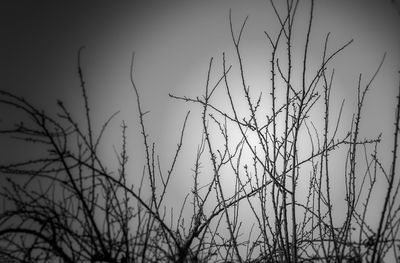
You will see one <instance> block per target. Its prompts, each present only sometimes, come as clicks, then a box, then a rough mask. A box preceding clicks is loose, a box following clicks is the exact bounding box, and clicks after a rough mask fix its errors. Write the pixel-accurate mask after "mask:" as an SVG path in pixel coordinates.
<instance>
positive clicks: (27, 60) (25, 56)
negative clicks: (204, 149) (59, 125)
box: [0, 0, 400, 200]
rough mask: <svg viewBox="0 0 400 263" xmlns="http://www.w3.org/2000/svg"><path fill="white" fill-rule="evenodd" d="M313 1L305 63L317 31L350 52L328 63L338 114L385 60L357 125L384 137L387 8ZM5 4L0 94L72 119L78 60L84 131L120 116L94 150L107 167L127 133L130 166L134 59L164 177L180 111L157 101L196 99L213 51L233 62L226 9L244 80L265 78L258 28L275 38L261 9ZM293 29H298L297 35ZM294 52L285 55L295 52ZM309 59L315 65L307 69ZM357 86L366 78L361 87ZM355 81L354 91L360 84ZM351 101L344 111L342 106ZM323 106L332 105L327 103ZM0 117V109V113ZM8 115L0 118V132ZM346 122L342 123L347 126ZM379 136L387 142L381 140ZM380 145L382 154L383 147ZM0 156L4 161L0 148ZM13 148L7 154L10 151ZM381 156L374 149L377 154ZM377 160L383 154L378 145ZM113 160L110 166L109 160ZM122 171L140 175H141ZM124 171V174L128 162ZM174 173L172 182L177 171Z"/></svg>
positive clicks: (135, 136)
mask: <svg viewBox="0 0 400 263" xmlns="http://www.w3.org/2000/svg"><path fill="white" fill-rule="evenodd" d="M304 2H306V4H304V3H303V4H302V5H301V6H300V9H299V13H298V17H297V18H298V19H299V27H300V25H303V23H304V22H305V21H306V16H305V14H306V13H305V12H304V11H305V10H306V9H307V6H308V1H304ZM315 2H316V10H315V17H314V19H315V20H314V25H313V31H312V41H313V44H312V49H311V51H310V52H311V58H312V59H311V61H313V59H318V58H319V57H320V54H321V51H322V50H321V48H322V45H323V41H324V38H325V35H326V33H327V32H331V44H330V47H331V50H334V49H336V48H338V47H339V46H340V45H341V44H343V43H345V42H346V41H348V40H350V39H354V43H353V44H352V45H351V46H350V47H349V48H348V49H346V50H345V51H344V53H342V54H341V55H339V56H338V57H337V59H336V61H335V63H334V64H333V65H332V66H335V68H336V79H335V81H334V83H335V86H334V90H333V95H334V100H335V101H336V102H339V101H341V99H343V98H346V100H347V102H346V106H345V110H346V111H347V112H348V113H350V112H351V110H352V109H353V108H352V107H353V106H352V105H354V102H355V100H354V99H355V94H356V84H357V79H358V74H359V73H362V74H363V76H365V77H366V78H368V77H369V76H371V74H372V73H373V72H374V70H375V69H376V67H377V66H378V64H379V61H380V59H381V58H382V56H383V54H384V52H387V59H386V61H385V64H384V66H383V68H382V71H381V73H380V74H379V76H378V77H377V79H376V82H375V85H374V87H373V89H372V90H371V92H370V93H369V97H368V100H367V102H368V103H369V105H371V107H368V108H366V111H365V115H364V116H366V117H365V118H364V119H363V121H364V122H363V125H364V126H363V127H364V128H365V136H373V135H377V134H378V133H379V132H384V135H386V136H390V135H391V134H392V126H393V125H392V123H393V117H394V103H395V96H396V95H397V87H398V86H397V85H398V76H397V71H398V70H399V69H400V48H399V47H400V34H399V25H400V23H399V21H400V16H399V15H398V14H397V13H396V11H395V9H394V8H393V6H392V5H391V4H390V1H389V0H368V1H364V0H352V1H349V0H342V1H328V0H321V1H315ZM115 3H116V2H111V1H108V2H105V1H103V2H99V1H89V2H88V1H85V2H78V1H68V2H54V1H40V2H33V1H25V2H22V1H18V2H17V1H7V2H2V6H1V8H0V20H1V23H0V28H1V32H2V36H1V38H2V40H1V43H0V57H1V60H0V67H1V73H0V81H1V89H5V90H9V91H13V92H15V93H16V94H19V95H23V96H24V97H25V98H26V99H29V100H31V101H32V102H33V103H34V104H35V105H38V106H39V107H42V108H45V109H47V110H48V111H50V112H51V111H52V110H54V107H55V104H56V99H63V100H64V101H65V104H66V105H67V106H69V107H70V108H71V109H72V111H73V112H74V113H75V114H76V115H77V116H78V115H79V114H82V113H83V108H80V105H82V104H81V102H82V101H81V99H80V97H79V96H80V88H79V80H78V75H77V51H78V49H79V47H80V46H82V45H84V46H86V49H85V50H84V51H83V53H82V66H83V71H84V74H85V79H86V81H87V88H88V94H89V97H90V99H91V108H92V112H93V114H94V120H95V124H96V125H97V126H96V128H97V129H99V128H100V121H104V120H105V119H106V118H107V117H108V116H109V115H110V114H112V113H113V112H115V111H117V110H121V114H120V115H119V116H118V118H117V119H116V121H115V122H114V123H113V125H114V128H112V129H111V132H110V133H108V134H106V137H105V138H106V140H108V141H106V143H105V146H104V149H103V150H104V152H105V155H106V159H107V162H108V161H110V160H115V159H114V152H113V151H109V150H108V149H111V148H112V145H116V146H118V144H119V137H118V136H119V128H118V127H119V124H120V121H121V120H126V121H127V124H128V126H129V129H130V130H129V132H130V134H129V136H130V137H129V139H130V143H131V144H130V147H131V155H132V158H131V160H132V161H133V162H137V163H136V164H140V165H142V164H141V161H142V160H141V158H142V156H141V151H142V148H140V147H142V145H141V138H140V134H139V129H138V128H139V126H138V119H137V112H136V102H135V97H134V94H133V93H132V90H131V87H130V84H129V64H130V59H131V54H132V52H133V51H134V52H135V53H136V60H135V66H136V67H135V77H136V82H137V84H138V88H139V90H140V93H141V97H142V103H143V106H144V108H145V110H151V112H150V114H148V115H146V117H147V118H148V119H146V120H147V121H148V122H147V124H148V128H149V131H150V133H151V137H150V138H151V139H152V140H154V141H156V142H157V145H158V148H159V153H160V155H161V157H162V164H163V165H164V167H165V169H167V166H168V163H169V162H170V161H171V158H172V154H173V150H174V149H175V148H176V143H177V140H178V137H179V128H180V127H181V124H182V121H183V118H184V116H185V112H186V111H187V110H188V109H189V108H190V107H189V106H190V105H187V104H183V103H180V102H176V101H173V100H171V99H170V98H168V93H173V94H176V95H187V96H199V95H201V94H202V93H203V89H204V84H205V79H206V73H207V65H208V61H209V59H210V57H215V67H216V71H217V72H220V70H221V54H222V52H224V51H225V52H226V53H227V55H228V57H229V58H228V60H229V61H230V62H232V63H233V62H234V61H235V58H234V56H233V45H232V42H231V39H230V32H229V20H228V14H229V8H232V14H233V22H234V26H236V28H237V27H238V26H239V25H240V23H241V21H242V20H243V19H244V18H245V17H246V16H247V15H249V22H248V24H247V27H246V31H245V35H244V40H243V42H244V44H243V50H244V51H243V54H244V56H245V57H246V60H245V62H246V67H247V70H248V74H249V77H250V79H251V81H250V83H251V84H252V85H254V86H259V87H262V86H263V85H267V83H268V79H269V76H268V75H265V72H266V70H267V69H268V68H266V66H268V64H267V61H268V59H269V50H268V43H267V42H266V39H265V36H264V33H263V31H264V30H266V31H268V32H272V33H274V32H276V30H277V21H276V19H275V17H274V15H273V11H272V9H271V7H270V5H269V3H268V1H225V0H219V1H155V0H154V1H143V2H139V1H130V2H128V1H125V2H122V3H121V2H119V4H115ZM300 32H303V31H301V29H300ZM295 48H296V47H295ZM315 61H317V60H315ZM364 81H366V79H364ZM364 83H365V82H364ZM352 103H353V104H352ZM333 107H336V110H337V105H336V104H333ZM0 110H2V109H1V108H0ZM197 113H198V111H196V110H193V113H192V115H191V118H190V120H189V130H188V131H189V132H188V133H187V137H186V138H187V141H185V143H186V145H187V148H188V149H189V150H187V152H186V153H187V155H185V159H184V160H182V162H181V163H182V167H180V168H179V169H180V170H179V171H182V173H180V174H181V176H186V177H184V178H176V179H175V180H176V181H174V182H175V183H176V185H178V186H179V187H177V191H176V192H175V193H174V194H176V197H175V198H174V200H181V198H182V196H184V194H185V193H186V190H187V189H184V188H182V187H180V184H182V185H183V184H184V183H185V182H189V181H190V179H191V176H190V170H189V169H190V166H191V165H192V164H193V162H194V157H195V149H196V148H195V147H196V145H197V143H199V141H200V138H201V131H199V130H198V129H197V130H196V127H198V126H196V125H197V124H198V123H199V120H200V119H199V118H200V116H199V115H196V114H197ZM15 118H17V116H14V115H13V113H10V112H7V113H6V112H3V113H1V111H0V119H2V122H0V124H2V123H3V124H4V123H8V121H9V120H11V119H14V120H15ZM350 120H351V115H350V114H348V115H344V117H343V121H344V123H345V127H349V124H350ZM388 138H390V137H388ZM0 143H1V144H3V146H5V147H4V148H3V146H0V149H1V150H0V151H2V153H1V156H3V155H4V156H5V159H7V158H9V159H13V158H15V157H16V156H20V153H21V151H26V149H24V150H22V149H21V148H18V147H15V145H14V144H13V143H12V142H10V141H4V140H0ZM390 143H391V139H389V141H384V142H383V146H384V147H385V146H390ZM4 149H7V152H6V150H4ZM11 149H13V150H11ZM384 149H385V148H384ZM385 150H387V152H390V150H391V149H389V148H386V149H385ZM112 162H113V161H110V163H112ZM140 165H139V167H136V166H135V167H133V170H134V171H135V172H139V174H140V172H141V170H142V166H140ZM132 166H134V165H132ZM178 174H179V173H178Z"/></svg>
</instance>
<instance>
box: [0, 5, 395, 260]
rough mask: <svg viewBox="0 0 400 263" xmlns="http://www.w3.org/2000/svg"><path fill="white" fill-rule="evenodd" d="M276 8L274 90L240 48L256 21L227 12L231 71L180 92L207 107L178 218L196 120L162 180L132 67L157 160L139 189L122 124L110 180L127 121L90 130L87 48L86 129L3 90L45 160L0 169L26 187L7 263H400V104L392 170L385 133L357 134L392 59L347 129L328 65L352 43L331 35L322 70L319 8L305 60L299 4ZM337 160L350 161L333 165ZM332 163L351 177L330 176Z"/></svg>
mask: <svg viewBox="0 0 400 263" xmlns="http://www.w3.org/2000/svg"><path fill="white" fill-rule="evenodd" d="M271 4H272V8H274V10H275V15H276V18H277V19H278V21H279V24H280V28H279V30H278V31H277V32H275V33H274V34H272V33H269V32H265V37H266V41H267V43H268V44H269V47H270V61H269V69H268V71H267V73H268V74H269V78H270V87H268V90H266V91H264V93H258V92H255V90H254V88H253V87H251V86H250V85H249V84H248V78H247V75H246V63H244V58H243V55H242V49H241V48H242V46H241V44H242V41H245V38H244V34H245V26H246V22H247V17H246V19H245V20H244V21H243V23H241V24H240V27H238V28H236V26H235V25H234V22H233V21H234V19H232V15H231V13H230V16H229V22H230V29H231V37H232V42H233V45H234V48H235V55H236V57H235V63H234V64H233V65H229V64H228V63H227V58H226V55H225V53H224V54H222V56H221V58H220V59H219V61H220V62H219V63H220V65H219V66H218V67H219V68H220V69H221V72H222V73H220V74H219V75H218V73H217V74H216V75H217V77H215V78H214V77H212V75H213V73H214V72H215V67H216V66H215V64H216V62H214V61H215V60H214V59H213V58H211V59H210V63H209V67H208V70H207V79H206V84H205V87H204V91H203V93H202V95H199V96H197V97H195V98H191V97H186V96H181V95H172V94H171V95H170V97H172V98H173V99H176V100H178V101H183V102H187V103H191V104H195V105H198V106H199V107H201V110H202V113H201V127H202V138H201V140H200V142H199V145H198V148H197V149H196V150H195V151H193V154H194V155H195V156H196V161H195V163H194V165H193V169H192V175H193V184H192V186H191V189H192V190H191V191H190V192H189V193H188V194H187V196H186V199H185V200H184V203H183V205H182V208H181V210H180V211H178V212H176V211H175V212H174V211H173V210H172V209H170V207H171V206H170V204H168V203H167V202H166V201H165V200H166V199H165V198H166V195H167V194H168V192H169V191H173V190H174V189H173V187H172V186H171V183H170V182H171V178H172V176H179V175H176V173H175V168H176V166H177V165H178V164H179V157H180V156H179V155H180V153H181V148H182V147H183V146H184V142H185V128H186V123H187V120H188V117H189V113H187V114H186V116H184V118H183V124H182V129H181V134H180V139H179V141H178V144H177V148H176V150H175V152H174V158H173V160H172V163H171V164H170V167H169V168H168V170H167V171H163V170H162V169H161V166H160V163H159V160H158V158H157V153H156V152H155V146H154V143H152V142H151V141H150V140H149V138H148V132H149V131H148V130H147V129H146V119H145V114H146V112H145V111H144V110H143V109H142V106H141V100H140V96H139V89H138V87H136V85H135V81H134V70H133V69H134V67H133V64H134V57H132V65H131V84H132V88H133V92H134V94H135V96H136V104H137V112H138V115H139V120H140V129H141V130H140V132H141V134H142V138H143V146H144V149H143V151H144V152H143V153H144V155H145V160H146V161H145V164H144V170H143V174H142V175H141V183H140V184H139V185H133V184H131V183H130V182H129V180H128V177H129V176H130V172H129V171H128V170H127V163H128V152H127V144H128V143H129V140H128V138H127V128H128V127H127V125H126V123H125V122H123V123H122V124H121V147H120V148H121V150H120V151H119V152H118V153H117V156H118V169H117V170H116V171H109V170H108V169H107V167H105V166H104V162H103V161H102V160H101V157H100V155H99V153H98V147H99V145H100V144H101V141H102V136H103V134H104V132H105V130H106V128H107V127H108V125H109V124H110V122H111V120H112V119H113V118H114V116H115V115H116V114H117V113H115V114H113V115H111V117H110V118H109V119H108V120H106V121H105V123H104V124H103V126H102V128H101V129H100V130H99V131H94V130H93V125H92V119H91V116H92V115H91V114H92V113H91V111H90V106H89V99H88V96H87V93H86V86H85V81H84V75H83V73H82V70H81V64H80V54H81V51H82V50H80V51H79V56H78V69H79V71H78V72H79V78H80V83H81V90H82V98H83V109H84V119H85V123H84V124H81V123H79V122H78V121H76V119H74V117H73V116H72V114H71V113H70V111H69V110H68V108H67V107H66V106H64V104H63V103H62V102H61V101H59V102H58V108H59V112H58V113H57V115H56V116H52V115H50V114H47V113H46V112H44V111H42V110H40V109H38V108H36V107H35V106H34V105H32V104H31V103H29V102H28V101H26V100H25V99H24V98H23V97H20V96H17V95H15V94H13V93H10V92H7V91H4V90H2V91H0V103H1V104H3V105H6V106H9V107H11V108H14V109H15V110H16V111H21V112H22V113H23V114H25V115H26V116H27V121H26V122H25V121H24V122H19V121H17V122H16V125H15V126H14V127H12V128H9V129H3V130H1V134H2V135H11V136H13V137H15V138H16V139H18V140H21V141H23V142H24V143H26V145H27V147H37V148H40V149H42V150H43V153H44V156H43V157H37V158H33V159H29V160H21V161H15V162H13V163H8V164H2V165H1V166H0V171H1V174H2V176H7V175H12V176H15V175H18V177H19V179H18V180H16V179H13V178H11V177H10V179H8V182H7V185H5V186H3V188H2V191H1V193H0V194H1V198H2V201H3V207H2V212H1V214H0V257H1V258H2V259H3V258H4V260H5V261H6V260H8V261H10V262H49V261H58V262H121V263H123V262H138V261H140V262H209V261H213V262H233V261H234V262H310V261H325V262H364V261H365V262H381V261H382V260H383V259H384V258H385V256H387V255H388V254H389V253H390V254H391V255H393V256H392V257H393V258H396V260H397V262H399V261H400V257H399V248H400V247H399V239H398V237H399V226H400V214H399V211H400V206H399V205H400V203H399V201H398V200H399V198H398V193H399V188H400V181H399V178H398V177H396V160H397V152H398V150H397V146H398V142H397V138H398V132H399V108H400V98H399V97H398V102H397V105H396V106H395V107H396V116H395V121H394V124H395V129H394V134H393V144H392V146H393V149H392V154H391V160H390V163H391V164H390V167H385V166H384V165H383V164H382V161H381V160H380V156H379V154H378V147H379V143H380V141H381V135H377V136H376V137H374V138H366V139H362V138H361V135H360V134H361V130H360V127H361V126H360V123H361V121H362V116H363V115H362V112H363V108H364V107H365V105H368V104H366V98H367V93H368V90H369V89H371V88H372V86H373V81H374V79H375V77H376V75H377V74H378V72H379V70H380V68H381V65H382V64H383V62H384V58H385V56H383V58H382V61H381V62H380V63H379V64H378V65H376V71H375V73H374V74H373V75H372V76H371V77H369V78H368V79H367V80H366V82H365V80H364V78H362V76H361V75H360V76H359V82H358V86H357V87H355V92H356V94H357V105H356V111H355V112H354V117H353V119H352V123H351V126H350V129H349V130H346V129H345V128H343V127H344V125H343V124H342V123H341V115H342V109H343V103H342V104H341V106H340V107H338V108H336V109H335V108H334V107H333V106H332V105H331V91H332V89H333V87H334V77H335V75H334V69H332V68H330V63H331V61H332V60H333V59H335V58H336V56H337V55H338V54H340V53H341V52H344V49H345V48H346V47H347V46H348V45H350V44H351V43H352V40H350V41H348V42H347V43H343V45H342V46H338V47H335V48H331V47H330V46H329V34H327V35H326V38H325V42H324V44H323V52H322V53H321V56H320V62H319V65H315V64H313V65H312V67H311V66H310V60H309V56H310V43H309V42H310V39H311V38H310V35H311V33H312V24H313V12H314V1H311V5H310V10H309V17H308V26H307V28H306V30H305V35H303V40H304V42H303V45H302V46H300V47H297V48H296V52H300V53H296V54H294V49H293V45H294V44H293V43H294V41H295V40H294V23H295V19H294V17H295V15H296V11H297V8H298V4H300V3H299V1H287V5H286V7H285V10H284V11H278V9H277V8H276V6H275V3H274V2H273V1H271ZM296 43H297V42H296ZM299 58H300V59H299ZM216 60H217V59H216ZM235 70H236V71H235ZM214 79H216V80H215V81H214ZM236 80H239V81H238V82H237V81H236ZM364 83H365V84H364ZM236 88H238V90H235V89H236ZM217 91H218V92H221V91H222V92H223V93H224V94H225V99H226V101H227V105H228V106H229V109H228V110H226V109H224V108H222V107H221V104H220V103H221V102H220V101H218V100H215V99H214V98H215V97H214V96H215V94H216V92H217ZM239 92H240V93H239ZM177 103H178V102H177ZM240 105H245V107H242V106H240ZM338 151H339V152H340V153H341V154H336V155H335V153H336V152H338ZM343 152H344V153H345V154H344V155H343V154H342V153H343ZM332 160H334V164H337V162H341V163H342V164H343V166H344V167H345V169H344V170H339V169H335V167H332V166H333V165H334V164H332V163H333V161H332ZM204 163H206V164H209V166H208V165H207V166H206V167H204V166H203V164H204ZM203 174H210V175H211V176H208V177H202V175H203ZM21 178H22V179H21ZM205 178H206V179H205ZM338 178H339V179H338ZM228 180H229V181H230V183H229V184H228V185H227V181H228ZM333 180H341V181H342V182H343V187H344V188H345V191H344V192H345V196H344V204H345V205H344V206H342V205H341V204H337V203H335V202H334V201H333V198H332V195H333V188H334V187H335V186H334V184H333V183H332V181H333ZM378 183H380V184H384V185H385V186H386V192H385V193H384V195H383V200H382V204H383V206H382V207H381V208H379V217H378V221H376V218H377V217H372V218H371V213H369V212H368V211H369V209H370V206H371V200H372V199H373V198H375V197H376V195H375V192H376V189H377V184H378ZM187 211H189V212H190V214H189V216H187Z"/></svg>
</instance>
